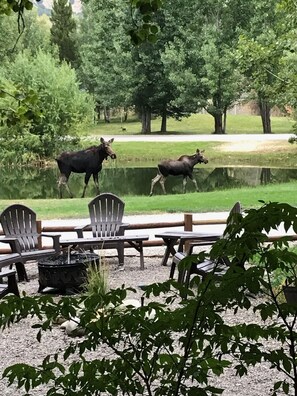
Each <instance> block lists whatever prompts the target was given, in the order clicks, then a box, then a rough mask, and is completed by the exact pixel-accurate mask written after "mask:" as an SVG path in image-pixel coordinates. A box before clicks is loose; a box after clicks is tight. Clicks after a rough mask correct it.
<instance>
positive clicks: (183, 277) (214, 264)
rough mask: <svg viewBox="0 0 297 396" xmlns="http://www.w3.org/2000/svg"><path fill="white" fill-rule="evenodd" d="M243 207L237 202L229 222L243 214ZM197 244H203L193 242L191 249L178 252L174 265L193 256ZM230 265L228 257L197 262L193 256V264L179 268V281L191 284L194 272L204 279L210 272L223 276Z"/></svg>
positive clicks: (225, 236)
mask: <svg viewBox="0 0 297 396" xmlns="http://www.w3.org/2000/svg"><path fill="white" fill-rule="evenodd" d="M241 212H242V208H241V205H240V202H236V203H235V205H234V206H233V207H232V209H231V210H230V212H229V216H228V220H227V221H228V222H230V221H232V218H233V216H234V215H235V214H241ZM227 237H228V235H226V234H224V238H227ZM195 246H201V243H200V242H198V243H195V242H191V243H190V246H189V250H188V252H187V253H184V252H177V253H176V254H175V255H174V257H173V260H172V267H173V268H175V267H178V265H179V263H180V262H181V260H183V259H184V258H185V257H186V256H191V254H192V253H193V248H194V247H195ZM229 266H230V261H229V259H228V257H220V258H219V259H218V260H217V261H212V260H205V261H202V262H197V260H196V259H195V258H193V260H192V263H191V265H190V266H189V267H188V268H187V269H186V270H184V269H179V272H178V282H180V283H184V284H185V286H187V287H188V286H189V283H190V277H191V275H193V274H196V275H199V276H201V278H202V280H204V279H205V278H206V276H207V275H208V274H210V273H214V272H215V274H216V276H218V277H220V276H222V275H223V274H224V273H225V272H226V271H227V269H228V267H229ZM173 272H174V271H173V269H172V268H171V271H170V274H171V275H170V276H171V277H173V276H172V273H173Z"/></svg>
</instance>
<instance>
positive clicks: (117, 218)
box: [76, 193, 129, 266]
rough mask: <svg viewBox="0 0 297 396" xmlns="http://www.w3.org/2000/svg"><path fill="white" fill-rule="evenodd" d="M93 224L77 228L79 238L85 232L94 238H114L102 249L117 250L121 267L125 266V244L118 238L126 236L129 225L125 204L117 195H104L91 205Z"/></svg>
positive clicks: (105, 243) (98, 196)
mask: <svg viewBox="0 0 297 396" xmlns="http://www.w3.org/2000/svg"><path fill="white" fill-rule="evenodd" d="M88 208H89V214H90V221H91V223H90V224H88V225H85V226H84V227H76V232H77V236H78V237H79V238H83V237H84V231H91V232H92V236H93V237H94V238H97V237H113V238H114V240H112V241H107V242H104V246H100V248H105V249H107V248H108V249H113V248H115V249H117V252H118V259H119V265H120V266H122V265H124V242H120V241H117V239H116V237H117V236H120V235H124V233H125V230H126V229H127V228H128V226H129V224H126V223H123V221H122V220H123V215H124V209H125V203H124V202H123V201H122V200H121V199H120V198H119V197H117V196H116V195H114V194H111V193H103V194H100V195H97V197H95V198H94V199H93V200H92V201H91V202H90V203H89V204H88Z"/></svg>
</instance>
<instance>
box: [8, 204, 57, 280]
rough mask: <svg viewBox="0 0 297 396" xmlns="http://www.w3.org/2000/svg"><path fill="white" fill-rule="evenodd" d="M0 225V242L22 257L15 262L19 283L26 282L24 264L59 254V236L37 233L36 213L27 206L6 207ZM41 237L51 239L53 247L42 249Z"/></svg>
mask: <svg viewBox="0 0 297 396" xmlns="http://www.w3.org/2000/svg"><path fill="white" fill-rule="evenodd" d="M0 223H1V226H2V229H3V232H4V235H5V237H3V238H0V242H4V243H9V245H10V248H11V251H12V253H18V254H19V255H21V256H22V260H21V261H16V262H15V266H16V270H17V274H18V280H19V281H23V280H27V281H28V276H27V273H26V269H25V266H24V263H25V262H27V261H32V260H39V259H42V258H45V257H48V256H52V255H58V254H59V253H60V243H59V240H60V235H56V234H44V233H39V232H38V230H37V221H36V213H35V212H34V211H33V210H32V209H30V208H28V207H27V206H24V205H20V204H15V205H11V206H8V207H7V208H6V209H4V210H3V212H2V213H1V214H0ZM42 237H50V238H52V240H53V247H50V248H47V249H42V248H41V238H42Z"/></svg>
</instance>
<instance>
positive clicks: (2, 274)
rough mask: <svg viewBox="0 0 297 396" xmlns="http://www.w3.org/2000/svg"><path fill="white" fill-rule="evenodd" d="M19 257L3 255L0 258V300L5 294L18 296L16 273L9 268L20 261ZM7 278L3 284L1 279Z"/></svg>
mask: <svg viewBox="0 0 297 396" xmlns="http://www.w3.org/2000/svg"><path fill="white" fill-rule="evenodd" d="M20 260H21V257H20V255H19V254H17V253H11V254H5V255H1V256H0V298H1V297H4V296H5V295H6V294H9V293H13V294H15V295H16V296H19V295H20V292H19V288H18V284H17V280H16V271H15V270H14V269H12V268H11V266H12V265H13V264H14V263H15V262H16V261H20ZM6 278H7V282H6V283H3V279H6Z"/></svg>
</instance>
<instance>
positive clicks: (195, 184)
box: [191, 177, 198, 191]
mask: <svg viewBox="0 0 297 396" xmlns="http://www.w3.org/2000/svg"><path fill="white" fill-rule="evenodd" d="M191 180H192V182H193V183H194V186H195V188H196V191H198V186H197V182H196V180H195V178H194V177H193V179H191Z"/></svg>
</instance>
